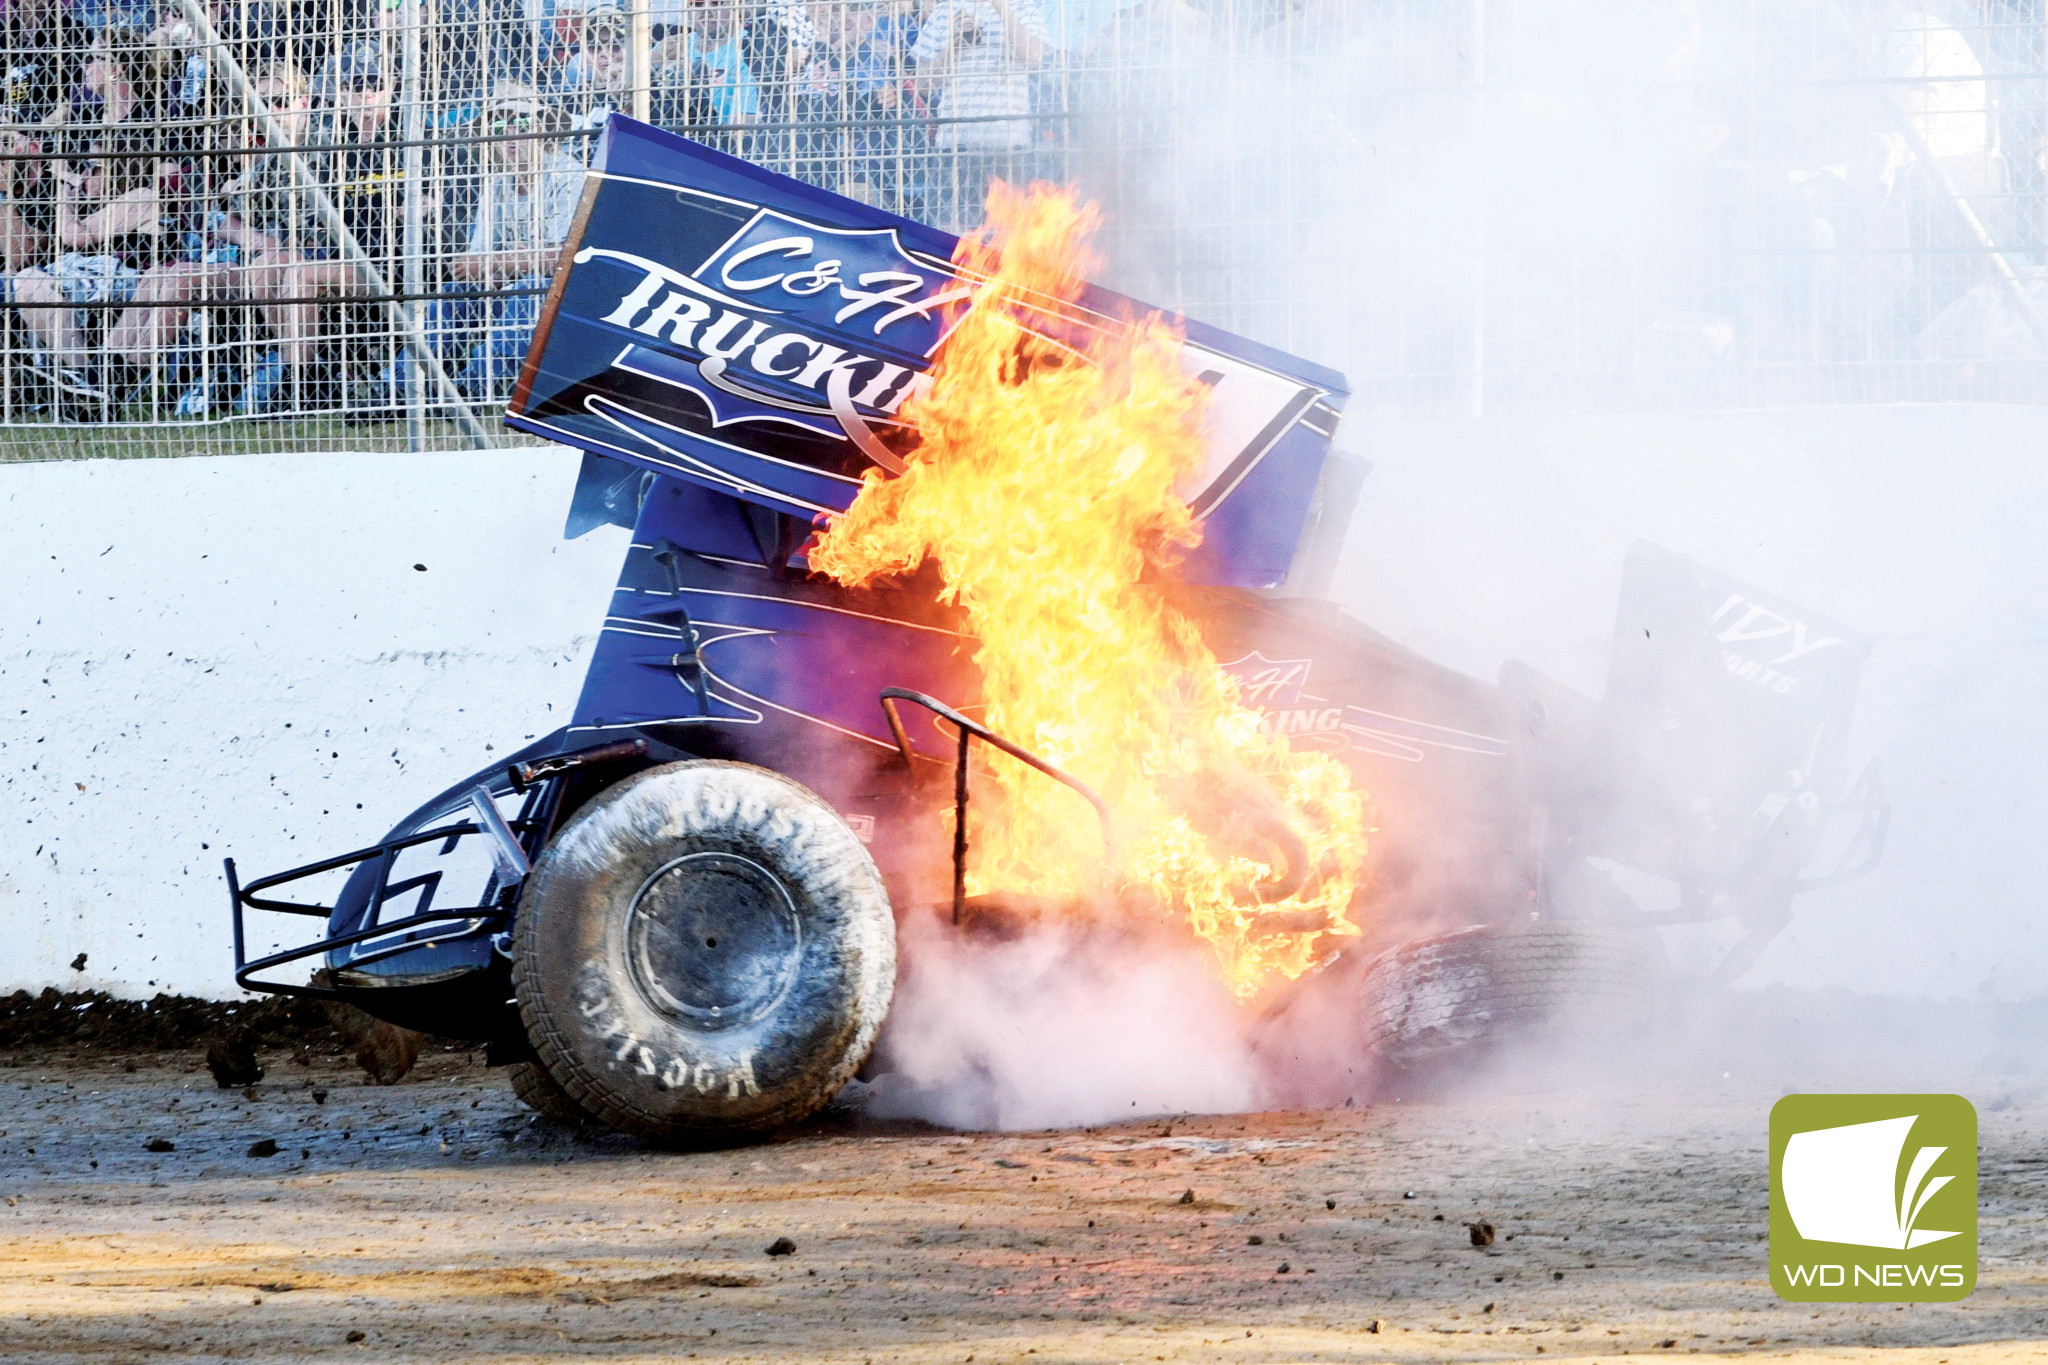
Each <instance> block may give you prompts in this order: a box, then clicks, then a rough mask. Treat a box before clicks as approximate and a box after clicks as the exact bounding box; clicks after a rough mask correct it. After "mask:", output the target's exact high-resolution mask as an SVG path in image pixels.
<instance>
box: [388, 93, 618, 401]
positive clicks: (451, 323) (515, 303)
mask: <svg viewBox="0 0 2048 1365" xmlns="http://www.w3.org/2000/svg"><path fill="white" fill-rule="evenodd" d="M567 129H568V119H567V118H566V117H565V116H564V115H563V114H562V113H561V112H560V111H559V110H556V109H552V108H548V107H546V106H543V105H542V104H541V103H540V102H539V99H538V97H537V96H536V94H535V92H533V91H531V90H527V89H524V88H522V87H516V86H506V87H501V89H500V90H499V92H498V93H497V94H496V95H494V96H493V97H492V99H491V104H490V123H489V127H488V130H487V131H488V133H489V135H490V136H491V137H493V138H497V139H501V140H499V141H494V142H491V143H489V144H487V146H488V147H489V152H488V157H489V166H490V169H489V171H488V173H487V174H486V176H485V179H484V188H483V194H482V196H481V198H480V199H479V200H478V203H477V213H476V221H475V223H474V225H473V226H472V228H471V230H470V234H469V241H468V243H467V245H466V246H465V247H464V248H463V251H462V254H460V255H458V256H456V257H454V258H453V259H452V260H450V261H449V262H448V275H449V278H450V280H451V281H454V284H453V285H452V286H451V297H447V298H443V299H439V300H437V301H435V303H434V304H433V305H432V306H431V307H430V308H428V310H427V318H426V323H425V330H426V333H427V340H428V344H429V345H431V346H432V347H433V348H434V354H435V356H436V357H437V358H438V359H439V360H440V361H441V363H442V364H443V365H445V366H447V367H448V368H449V369H450V371H451V376H450V377H451V378H453V379H454V380H455V383H456V387H457V388H459V389H461V391H462V393H463V395H464V397H466V398H469V399H471V400H474V401H492V400H497V399H501V398H502V397H503V396H504V393H505V391H506V390H507V389H508V388H509V387H510V385H511V382H512V380H513V379H514V378H516V377H517V376H518V373H519V365H520V362H521V360H522V359H523V358H524V356H525V354H526V344H527V342H528V340H529V339H530V338H531V337H532V335H533V325H534V321H535V319H536V318H537V317H538V316H539V313H540V301H541V291H543V290H545V289H546V287H547V284H548V280H549V278H550V277H551V276H552V275H553V273H554V269H555V258H556V257H557V256H558V255H560V253H561V246H562V243H563V242H565V241H567V240H568V237H569V228H570V226H571V224H572V223H573V222H574V221H575V217H576V204H577V198H578V195H579V194H580V193H581V190H582V184H583V167H582V166H581V164H579V163H578V162H577V161H576V160H575V159H574V158H573V157H571V156H569V155H568V154H567V153H565V152H564V151H562V150H561V148H560V146H559V144H558V141H557V140H558V139H559V138H560V136H561V135H562V133H564V132H565V131H567ZM409 377H410V376H409V363H408V360H407V359H406V358H401V359H400V360H399V361H398V363H397V364H396V365H394V367H393V368H392V370H391V371H389V372H387V373H386V375H385V376H383V377H381V378H380V379H379V380H377V381H375V382H374V383H372V384H370V385H366V386H365V387H364V390H363V391H362V392H360V393H357V394H354V395H351V406H352V407H357V408H377V407H387V406H389V405H390V404H391V403H392V401H393V399H394V398H395V397H396V396H398V395H402V394H403V393H404V392H405V389H406V383H407V380H408V379H409ZM428 396H429V398H430V399H431V398H432V395H431V394H429V395H428Z"/></svg>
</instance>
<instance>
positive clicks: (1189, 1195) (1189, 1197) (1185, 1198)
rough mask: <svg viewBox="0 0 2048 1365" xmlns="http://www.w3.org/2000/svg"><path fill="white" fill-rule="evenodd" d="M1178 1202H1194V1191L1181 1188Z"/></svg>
mask: <svg viewBox="0 0 2048 1365" xmlns="http://www.w3.org/2000/svg"><path fill="white" fill-rule="evenodd" d="M1180 1202H1181V1203H1183V1204H1192V1203H1194V1202H1195V1192H1194V1191H1193V1190H1182V1191H1181V1194H1180Z"/></svg>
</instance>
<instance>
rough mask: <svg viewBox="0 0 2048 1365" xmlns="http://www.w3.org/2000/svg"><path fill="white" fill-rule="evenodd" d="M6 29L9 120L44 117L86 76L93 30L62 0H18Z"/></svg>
mask: <svg viewBox="0 0 2048 1365" xmlns="http://www.w3.org/2000/svg"><path fill="white" fill-rule="evenodd" d="M0 35H4V41H5V42H6V45H7V91H6V96H7V110H6V121H7V122H8V123H11V124H14V125H17V126H23V125H27V124H31V123H42V122H44V121H45V120H46V119H48V118H49V117H50V116H51V115H52V114H54V113H55V112H56V111H57V109H58V108H59V106H60V105H62V104H63V102H64V101H65V100H67V99H68V98H69V97H70V94H71V90H72V88H73V87H74V86H76V85H77V84H78V83H79V81H80V80H81V79H83V77H84V71H85V54H86V52H87V51H88V49H89V48H90V47H91V45H92V35H91V33H90V32H89V31H88V30H87V29H85V28H84V27H83V26H82V25H80V24H77V23H76V22H74V21H73V19H72V17H71V13H70V11H69V10H68V9H66V8H65V7H64V6H63V5H61V4H59V3H58V0H12V3H10V4H9V5H8V6H7V11H6V17H5V20H4V22H0Z"/></svg>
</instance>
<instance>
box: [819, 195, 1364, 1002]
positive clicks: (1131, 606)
mask: <svg viewBox="0 0 2048 1365" xmlns="http://www.w3.org/2000/svg"><path fill="white" fill-rule="evenodd" d="M988 207H989V215H988V221H989V223H990V225H991V226H990V228H989V229H988V230H985V231H984V232H983V233H981V234H978V235H975V236H972V237H969V238H966V239H964V240H962V242H961V243H960V246H959V249H958V251H957V252H956V253H955V256H954V259H955V261H956V262H957V263H958V264H959V265H960V266H961V267H962V272H963V274H964V275H965V276H966V277H967V278H968V279H970V280H975V281H978V282H977V283H976V284H975V286H974V289H973V297H972V299H971V300H970V302H969V304H968V305H967V308H966V311H965V313H964V316H962V317H960V318H959V320H958V322H957V325H956V326H955V328H954V330H953V331H952V333H951V334H950V335H949V336H948V338H947V340H946V342H945V344H944V346H943V348H942V349H941V350H940V352H939V354H938V357H937V360H936V363H935V365H934V366H933V369H932V371H931V375H930V383H929V385H928V386H921V388H920V391H919V392H918V393H917V394H916V395H915V396H914V397H912V398H911V399H910V400H909V401H908V402H906V404H905V405H904V409H903V412H902V416H903V418H904V419H905V420H906V421H907V422H909V423H910V424H911V425H912V426H913V427H914V428H915V431H916V433H917V440H918V444H917V446H916V447H915V449H913V450H911V451H910V452H909V453H908V454H907V455H906V456H905V460H904V463H905V469H904V472H903V473H902V475H901V476H900V477H896V478H887V477H884V476H882V475H881V473H880V472H879V471H870V472H869V475H868V477H867V480H866V483H865V485H864V486H863V488H862V489H861V492H860V494H859V496H858V497H857V498H856V499H855V500H854V502H853V505H852V506H851V507H850V508H849V509H848V510H847V512H846V513H845V514H844V515H843V516H841V517H840V518H838V519H837V520H836V521H835V522H833V523H832V524H831V525H830V526H829V527H828V528H827V529H826V530H825V531H824V532H823V533H822V534H821V536H820V537H819V538H818V540H817V541H816V542H815V543H814V544H813V546H812V547H811V550H810V556H809V558H810V565H811V568H812V569H813V570H815V571H818V572H821V573H824V574H826V575H829V576H830V577H832V578H834V579H836V580H837V581H839V582H841V583H844V584H847V585H859V584H863V583H867V582H870V581H872V580H875V579H877V578H883V577H889V576H892V575H898V574H904V573H908V572H911V571H912V570H915V569H917V568H918V567H919V566H920V565H922V564H924V563H925V562H927V561H930V562H933V563H935V564H936V566H937V569H938V571H939V578H940V581H941V583H942V584H943V588H942V594H941V595H942V596H943V597H944V598H945V599H946V600H948V601H950V602H953V603H956V604H958V605H959V606H960V607H961V608H962V609H963V610H964V612H965V614H966V616H967V620H968V624H969V629H970V631H971V632H972V634H973V635H974V637H975V638H976V640H977V642H978V643H977V645H976V647H975V650H974V662H975V664H976V665H977V667H978V668H979V669H980V672H981V678H982V694H981V702H982V705H983V706H984V708H985V715H984V720H985V723H986V724H987V725H988V726H989V727H990V728H991V729H992V730H994V731H995V732H996V733H997V734H1000V735H1003V736H1005V737H1006V738H1009V739H1011V740H1012V741H1014V742H1016V743H1019V744H1021V745H1023V746H1024V747H1025V748H1027V749H1030V750H1032V751H1033V752H1035V753H1037V754H1039V755H1040V756H1041V757H1043V758H1045V759H1047V760H1048V761H1050V762H1052V763H1054V764H1057V765H1059V766H1060V767H1062V768H1064V769H1066V770H1067V771H1068V772H1070V773H1072V774H1073V775H1074V776H1076V777H1077V778H1079V779H1080V780H1082V781H1084V782H1087V783H1089V784H1090V785H1092V786H1093V787H1094V788H1095V789H1096V790H1097V791H1098V792H1100V793H1101V794H1102V796H1103V798H1104V799H1105V800H1106V801H1107V803H1108V805H1109V807H1110V809H1111V811H1112V812H1113V814H1114V828H1115V849H1114V862H1113V865H1112V866H1111V867H1110V868H1109V882H1110V884H1109V885H1108V886H1107V887H1106V888H1105V887H1104V886H1103V884H1102V878H1103V872H1104V866H1103V860H1104V849H1103V843H1102V838H1101V834H1100V832H1099V830H1098V827H1097V824H1096V821H1095V819H1094V817H1093V814H1092V812H1090V811H1089V810H1088V808H1087V807H1086V806H1085V805H1084V804H1083V803H1082V801H1081V800H1080V799H1079V798H1078V797H1077V796H1075V795H1074V794H1073V793H1071V792H1069V791H1067V790H1066V789H1065V788H1063V787H1061V786H1059V785H1058V784H1056V783H1054V782H1052V781H1050V780H1049V779H1047V778H1045V777H1044V776H1042V775H1040V774H1037V773H1034V772H1032V771H1030V770H1029V769H1028V768H1026V767H1025V766H1024V765H1022V764H1020V763H1017V762H1016V761H1014V760H1012V759H1010V758H1008V757H1006V756H1004V755H1002V754H1000V753H999V752H997V751H995V750H994V749H992V748H990V747H989V746H985V745H984V746H978V747H977V751H976V752H977V758H978V760H979V759H981V757H982V756H984V755H985V756H986V761H987V762H988V763H989V764H990V766H991V768H992V779H993V782H994V784H995V787H996V789H997V790H996V799H993V800H988V799H983V798H979V797H977V799H976V801H975V803H974V804H973V805H971V806H970V808H969V819H970V826H969V835H970V848H971V850H972V854H971V860H970V878H969V890H970V892H973V893H976V894H980V893H983V892H988V891H1004V892H1012V893H1023V894H1027V895H1033V896H1044V897H1052V898H1058V899H1060V900H1063V901H1068V902H1074V903H1077V904H1089V903H1093V904H1095V905H1097V906H1101V905H1102V904H1104V903H1105V897H1104V896H1103V895H1102V894H1101V893H1102V892H1103V891H1104V890H1107V891H1108V892H1110V893H1112V894H1113V901H1114V903H1115V904H1117V905H1120V906H1122V907H1124V908H1126V909H1133V908H1135V909H1136V911H1137V912H1139V913H1147V914H1157V915H1162V916H1178V917H1179V918H1180V920H1181V921H1182V922H1184V923H1185V924H1186V925H1187V926H1188V927H1189V928H1190V929H1192V930H1193V932H1194V933H1195V934H1197V935H1199V936H1200V937H1201V938H1202V939H1203V940H1205V941H1206V942H1207V943H1208V945H1209V946H1210V948H1211V949H1212V950H1213V952H1214V955H1215V959H1216V962H1217V965H1218V968H1219V970H1220V972H1221V973H1222V975H1223V977H1224V979H1225V980H1226V981H1227V982H1228V983H1229V985H1230V986H1231V987H1232V989H1233V990H1235V991H1236V992H1237V993H1238V994H1239V995H1240V996H1250V995H1253V994H1256V993H1257V992H1258V991H1259V990H1261V989H1262V988H1263V987H1266V986H1268V985H1271V984H1273V983H1274V982H1275V981H1277V980H1280V979H1288V978H1293V977H1295V976H1298V975H1300V974H1301V973H1302V972H1304V971H1306V970H1307V969H1308V968H1309V967H1311V966H1313V965H1314V964H1315V963H1316V962H1317V961H1318V960H1320V958H1321V957H1322V956H1324V955H1325V954H1326V949H1327V944H1326V943H1325V942H1324V936H1325V935H1345V934H1356V933H1358V932H1359V931H1358V928H1357V926H1356V925H1354V924H1352V923H1351V922H1350V921H1349V920H1348V919H1347V918H1346V916H1345V911H1346V909H1347V907H1348V906H1349V904H1350V901H1351V897H1352V893H1353V891H1354V890H1355V888H1356V887H1357V885H1358V881H1359V876H1360V870H1361V867H1362V864H1363V860H1364V854H1365V835H1364V829H1365V821H1364V814H1363V809H1362V805H1363V803H1362V797H1361V794H1360V793H1359V792H1357V791H1356V790H1354V789H1353V788H1352V786H1351V783H1350V776H1349V773H1348V772H1347V771H1346V770H1345V768H1344V767H1343V766H1342V765H1341V764H1339V763H1338V762H1336V761H1335V760H1334V759H1332V758H1330V757H1329V756H1327V755H1324V754H1318V753H1297V752H1294V751H1293V750H1292V749H1291V748H1290V746H1289V743H1288V741H1287V739H1286V737H1285V736H1280V735H1268V734H1262V733H1261V732H1260V728H1259V721H1260V715H1259V713H1258V712H1257V711H1256V710H1254V709H1252V708H1251V707H1249V706H1247V705H1245V704H1244V702H1243V700H1242V698H1241V696H1240V693H1239V689H1238V685H1237V682H1236V680H1235V679H1234V678H1232V677H1231V676H1230V675H1229V674H1228V673H1227V672H1226V671H1225V670H1224V669H1223V668H1222V667H1220V666H1219V664H1218V662H1217V660H1216V657H1215V656H1214V654H1212V653H1211V652H1210V650H1209V648H1208V647H1207V646H1206V645H1205V644H1204V643H1203V641H1202V638H1201V635H1200V633H1199V631H1198V630H1197V629H1196V627H1195V625H1194V623H1193V622H1192V621H1190V620H1189V619H1188V618H1187V617H1186V616H1185V615H1184V614H1182V613H1181V612H1179V611H1177V610H1176V609H1175V608H1174V606H1173V605H1172V604H1171V603H1170V601H1169V600H1168V594H1167V593H1166V592H1165V591H1164V590H1163V589H1162V586H1161V583H1162V580H1164V579H1166V578H1169V577H1170V574H1171V569H1172V565H1173V563H1174V561H1175V560H1176V559H1177V558H1178V557H1179V556H1180V555H1181V554H1182V553H1184V552H1185V551H1186V550H1187V549H1189V548H1191V547H1193V546H1195V545H1196V544H1198V543H1199V542H1200V537H1201V530H1200V526H1199V525H1198V524H1197V522H1196V521H1195V519H1194V517H1193V516H1192V514H1191V513H1190V512H1189V510H1188V508H1187V505H1186V503H1185V502H1184V501H1183V499H1182V497H1181V495H1180V493H1179V492H1177V491H1176V490H1177V488H1178V486H1179V485H1181V484H1182V483H1183V482H1185V481H1187V480H1188V479H1190V478H1191V477H1192V476H1194V475H1195V474H1197V473H1198V472H1199V470H1200V468H1201V466H1202V464H1203V461H1204V457H1205V448H1204V443H1203V439H1202V423H1203V417H1204V413H1205V408H1206V403H1207V396H1208V390H1207V388H1206V387H1205V386H1204V385H1203V384H1201V383H1200V382H1199V381H1198V380H1196V379H1194V378H1192V377H1191V376H1190V375H1189V374H1187V373H1186V372H1185V370H1184V368H1183V366H1182V364H1181V360H1180V342H1181V336H1180V333H1179V332H1178V331H1177V330H1176V329H1175V328H1174V327H1173V326H1172V325H1170V324H1169V323H1167V322H1166V321H1164V320H1162V319H1160V318H1159V317H1157V316H1152V317H1147V318H1144V319H1142V320H1139V321H1136V322H1134V323H1129V324H1118V325H1112V326H1104V325H1101V322H1102V320H1101V319H1099V318H1098V319H1095V320H1094V321H1095V324H1096V325H1094V326H1089V325H1086V322H1085V320H1084V315H1082V314H1080V313H1079V312H1078V311H1077V310H1075V309H1074V308H1073V307H1071V304H1072V302H1073V301H1074V300H1076V299H1077V298H1078V297H1079V296H1080V293H1081V289H1082V287H1083V279H1084V277H1085V276H1086V275H1087V274H1088V273H1089V272H1090V271H1091V270H1092V269H1093V268H1094V267H1095V265H1096V264H1097V262H1096V261H1095V259H1094V257H1093V256H1092V254H1091V253H1090V252H1089V250H1088V248H1087V245H1086V243H1087V239H1088V237H1089V236H1090V234H1091V233H1092V232H1093V231H1094V229H1095V227H1096V226H1097V223H1098V215H1097V213H1096V211H1095V209H1094V208H1093V206H1091V205H1084V204H1082V203H1080V202H1078V201H1077V200H1076V198H1075V197H1074V196H1073V195H1072V194H1071V193H1069V192H1065V191H1060V190H1056V189H1053V188H1052V187H1049V186H1044V185H1039V186H1034V187H1033V188H1032V189H1031V190H1030V191H1028V192H1026V191H1021V190H1017V189H1014V188H1012V187H1010V186H1007V185H1004V184H1002V183H1001V182H997V183H995V184H994V185H993V186H992V187H991V190H990V196H989V205H988ZM998 245H1000V248H1001V249H1000V251H999V250H998ZM1027 310H1034V311H1035V313H1036V316H1037V319H1038V321H1039V325H1040V326H1041V327H1044V326H1045V319H1046V312H1047V311H1048V310H1049V311H1051V312H1053V313H1055V314H1058V315H1059V316H1060V317H1061V318H1062V319H1063V320H1064V321H1063V322H1062V323H1060V324H1057V325H1056V326H1057V330H1058V331H1059V333H1060V336H1059V338H1058V340H1054V339H1049V338H1048V337H1046V336H1044V335H1043V334H1042V333H1040V332H1036V331H1032V330H1027V328H1026V327H1025V326H1024V325H1023V322H1022V321H1021V320H1020V319H1021V317H1022V316H1023V315H1024V313H1025V312H1026V311H1027ZM1069 324H1071V325H1069ZM1047 330H1054V329H1053V328H1047ZM1262 897H1263V899H1262Z"/></svg>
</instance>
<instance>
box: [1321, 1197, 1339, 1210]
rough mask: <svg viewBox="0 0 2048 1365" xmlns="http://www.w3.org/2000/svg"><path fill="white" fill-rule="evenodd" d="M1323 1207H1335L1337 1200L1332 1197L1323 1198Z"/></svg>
mask: <svg viewBox="0 0 2048 1365" xmlns="http://www.w3.org/2000/svg"><path fill="white" fill-rule="evenodd" d="M1323 1207H1324V1208H1326V1209H1334V1208H1336V1207H1337V1201H1336V1200H1334V1199H1325V1200H1324V1201H1323Z"/></svg>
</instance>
